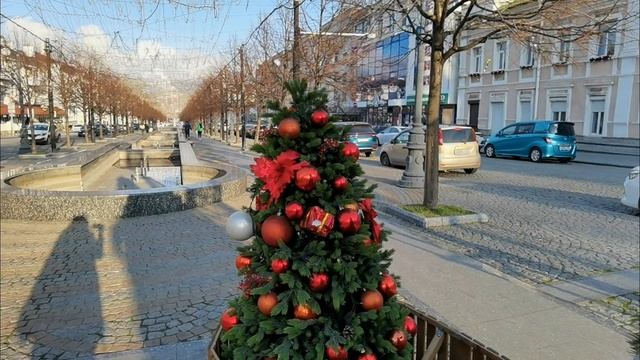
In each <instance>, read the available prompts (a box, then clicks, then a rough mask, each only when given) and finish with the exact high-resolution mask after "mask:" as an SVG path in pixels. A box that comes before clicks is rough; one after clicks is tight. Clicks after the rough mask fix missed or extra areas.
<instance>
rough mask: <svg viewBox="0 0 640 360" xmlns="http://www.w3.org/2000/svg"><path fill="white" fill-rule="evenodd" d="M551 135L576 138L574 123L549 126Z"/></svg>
mask: <svg viewBox="0 0 640 360" xmlns="http://www.w3.org/2000/svg"><path fill="white" fill-rule="evenodd" d="M549 134H558V135H562V136H574V135H575V134H576V132H575V130H574V129H573V124H572V123H561V124H551V126H549Z"/></svg>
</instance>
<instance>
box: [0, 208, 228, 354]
mask: <svg viewBox="0 0 640 360" xmlns="http://www.w3.org/2000/svg"><path fill="white" fill-rule="evenodd" d="M231 211H234V209H233V208H232V207H231V206H230V205H229V204H225V203H221V204H218V205H216V206H212V207H208V208H200V209H194V210H189V211H184V212H179V213H173V214H166V215H157V216H149V217H138V218H127V219H122V220H119V221H110V222H105V221H92V220H91V219H89V221H88V222H85V221H76V222H73V223H72V222H60V223H36V222H34V223H24V222H16V221H2V224H1V232H0V239H1V242H0V250H1V251H0V253H1V257H0V259H1V265H2V272H1V280H0V285H1V287H2V293H1V296H0V307H1V308H0V311H1V312H2V321H1V328H0V337H1V345H0V357H1V358H2V359H23V358H37V359H66V358H75V357H78V356H83V355H88V354H93V353H104V352H115V351H122V350H132V349H139V348H142V347H145V348H147V347H153V346H157V345H164V344H173V343H176V342H181V341H190V340H197V339H205V338H209V337H210V330H211V329H212V328H213V327H214V326H215V324H214V319H217V318H218V316H219V314H220V313H221V312H222V311H223V310H224V309H225V308H226V303H227V300H228V299H229V298H230V297H232V296H233V295H234V294H235V293H236V292H237V285H238V284H237V278H236V273H235V268H234V265H233V262H234V258H235V255H236V254H235V247H236V246H237V245H238V243H237V242H232V241H230V240H228V239H227V237H226V236H225V233H224V223H225V221H226V217H227V216H228V214H229V213H230V212H231Z"/></svg>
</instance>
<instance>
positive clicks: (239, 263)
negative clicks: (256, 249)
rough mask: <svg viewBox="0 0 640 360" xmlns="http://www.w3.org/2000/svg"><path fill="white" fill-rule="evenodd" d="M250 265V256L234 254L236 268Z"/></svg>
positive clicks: (239, 268)
mask: <svg viewBox="0 0 640 360" xmlns="http://www.w3.org/2000/svg"><path fill="white" fill-rule="evenodd" d="M249 266H251V258H250V257H248V256H242V255H238V256H236V269H238V270H242V269H244V268H247V267H249Z"/></svg>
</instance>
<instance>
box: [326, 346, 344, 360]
mask: <svg viewBox="0 0 640 360" xmlns="http://www.w3.org/2000/svg"><path fill="white" fill-rule="evenodd" d="M324 353H325V354H327V359H329V360H347V357H348V356H349V353H348V352H347V350H345V348H344V347H342V346H338V348H337V349H334V348H332V347H328V348H327V349H326V350H325V351H324Z"/></svg>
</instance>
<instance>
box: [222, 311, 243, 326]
mask: <svg viewBox="0 0 640 360" xmlns="http://www.w3.org/2000/svg"><path fill="white" fill-rule="evenodd" d="M239 322H240V319H238V316H237V315H236V310H235V309H234V308H229V309H227V310H225V311H224V312H223V313H222V316H221V317H220V326H221V327H222V330H224V331H229V330H231V329H232V328H233V327H234V326H236V325H238V323H239Z"/></svg>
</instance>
